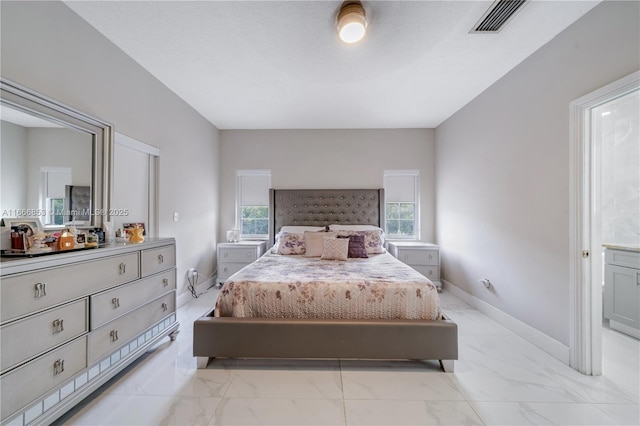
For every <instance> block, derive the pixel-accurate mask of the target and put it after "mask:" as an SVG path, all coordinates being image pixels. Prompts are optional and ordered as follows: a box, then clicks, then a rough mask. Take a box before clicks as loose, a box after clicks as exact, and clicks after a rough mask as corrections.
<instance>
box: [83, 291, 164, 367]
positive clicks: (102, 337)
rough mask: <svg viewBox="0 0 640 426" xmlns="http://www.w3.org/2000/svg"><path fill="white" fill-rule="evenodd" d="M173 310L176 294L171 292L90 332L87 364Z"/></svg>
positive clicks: (114, 348) (95, 360)
mask: <svg viewBox="0 0 640 426" xmlns="http://www.w3.org/2000/svg"><path fill="white" fill-rule="evenodd" d="M175 310H176V293H175V291H172V292H171V293H168V294H165V295H164V296H162V297H159V298H158V299H156V300H153V301H152V302H149V303H148V304H146V305H144V306H142V307H140V308H138V309H136V310H135V311H132V312H131V313H129V314H128V315H125V316H123V317H120V318H118V319H116V320H114V321H112V322H110V323H108V324H105V325H104V326H102V327H101V328H99V329H97V330H94V331H92V332H91V334H89V364H93V363H94V362H97V361H100V359H101V358H102V357H103V356H105V355H107V354H109V353H111V352H112V351H115V350H116V349H118V348H119V347H121V346H122V345H124V344H126V343H128V342H129V341H130V340H131V339H133V338H134V337H136V336H137V335H138V334H139V333H141V332H142V331H144V330H145V329H147V328H149V327H151V326H152V325H153V324H155V323H157V322H159V321H160V320H161V319H163V318H165V317H166V316H168V315H170V314H171V313H173V312H175Z"/></svg>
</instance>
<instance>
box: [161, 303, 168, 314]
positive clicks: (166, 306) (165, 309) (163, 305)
mask: <svg viewBox="0 0 640 426" xmlns="http://www.w3.org/2000/svg"><path fill="white" fill-rule="evenodd" d="M162 310H163V311H164V312H167V311H168V310H169V305H167V304H166V303H163V304H162Z"/></svg>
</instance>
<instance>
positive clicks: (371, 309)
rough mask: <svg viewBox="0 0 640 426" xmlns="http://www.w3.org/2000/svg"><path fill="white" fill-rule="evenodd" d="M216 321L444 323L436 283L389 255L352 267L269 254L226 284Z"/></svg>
mask: <svg viewBox="0 0 640 426" xmlns="http://www.w3.org/2000/svg"><path fill="white" fill-rule="evenodd" d="M215 316H217V317H221V316H222V317H238V318H316V319H318V318H322V319H375V318H378V319H428V320H433V319H440V318H441V312H440V301H439V297H438V292H437V290H436V288H435V286H434V285H433V283H432V282H431V281H430V280H429V279H427V278H426V277H424V276H423V275H421V274H420V273H418V272H417V271H415V270H414V269H412V268H411V267H409V266H407V265H405V264H404V263H402V262H400V261H399V260H398V259H396V258H395V257H393V256H392V255H390V254H389V253H384V254H376V255H371V256H370V257H369V258H368V259H348V260H347V261H346V262H341V261H332V260H321V259H320V258H306V257H303V256H285V255H279V254H274V253H271V252H269V253H267V254H266V255H264V256H263V257H261V258H260V259H258V260H257V261H256V262H254V263H252V264H250V265H248V266H246V267H245V268H243V269H241V270H240V271H238V272H237V273H235V274H234V275H232V276H231V277H229V279H228V280H227V281H226V282H225V283H224V286H223V287H222V289H221V291H220V294H219V296H218V300H217V301H216V307H215Z"/></svg>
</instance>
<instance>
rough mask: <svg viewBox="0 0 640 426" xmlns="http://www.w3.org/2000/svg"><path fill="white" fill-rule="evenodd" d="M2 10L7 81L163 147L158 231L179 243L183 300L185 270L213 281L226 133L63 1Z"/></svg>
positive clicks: (21, 4) (8, 5)
mask: <svg viewBox="0 0 640 426" xmlns="http://www.w3.org/2000/svg"><path fill="white" fill-rule="evenodd" d="M0 8H1V9H0V13H1V15H2V16H1V19H2V21H1V43H2V44H1V48H0V51H1V55H2V56H1V68H0V71H1V74H2V76H3V77H5V78H8V79H10V80H13V81H15V82H17V83H19V84H22V85H24V86H26V87H29V88H31V89H34V90H37V91H39V92H40V93H42V94H44V95H46V96H49V97H51V98H53V99H56V100H58V101H60V102H63V103H65V104H67V105H69V106H71V107H73V108H76V109H78V110H80V111H83V112H85V113H87V114H90V115H93V116H95V117H98V118H100V119H102V120H105V121H107V122H110V123H112V124H113V125H114V126H115V128H116V130H118V131H119V132H120V133H123V134H126V135H128V136H130V137H132V138H135V139H138V140H140V141H142V142H145V143H147V144H150V145H153V146H156V147H158V148H160V166H159V173H160V177H159V188H160V193H159V204H160V210H159V218H158V222H159V231H160V236H173V237H175V238H176V240H177V247H178V248H177V260H178V285H179V290H178V292H179V294H181V293H184V292H185V284H186V278H185V274H186V270H187V268H189V267H195V268H196V269H198V271H199V272H200V277H201V282H202V280H203V279H204V278H206V277H208V276H210V275H211V274H212V273H213V270H214V265H215V263H214V262H215V244H216V235H218V226H217V224H218V129H216V127H215V126H213V125H212V124H211V123H209V122H208V121H207V120H205V119H204V118H203V117H202V116H200V115H199V114H198V113H196V112H195V111H194V110H193V109H192V108H191V107H190V106H189V105H187V104H186V103H185V102H184V101H183V100H181V99H180V98H178V97H177V96H176V95H175V94H174V93H173V92H171V91H170V90H168V89H167V87H166V86H164V85H163V84H162V83H160V82H159V81H158V80H157V79H155V78H154V77H152V76H151V75H150V74H149V73H148V72H147V71H146V70H144V69H143V68H142V67H141V66H140V65H138V64H137V63H136V62H134V61H133V60H132V59H131V58H130V57H129V56H127V55H126V54H124V53H123V52H122V51H121V50H120V49H118V48H117V47H116V46H114V45H113V44H112V43H111V42H110V41H108V40H107V39H105V38H104V37H103V36H102V35H101V34H100V33H99V32H98V31H96V30H95V29H94V28H93V27H91V26H90V25H89V24H87V23H86V22H85V21H84V20H82V19H81V18H80V17H78V16H77V15H76V14H75V13H74V12H72V11H71V10H70V9H69V8H68V7H67V6H65V5H64V4H63V3H60V2H12V1H2V2H0ZM116 173H127V170H126V169H118V170H116ZM173 211H178V212H179V213H180V221H179V222H173V220H172V218H173Z"/></svg>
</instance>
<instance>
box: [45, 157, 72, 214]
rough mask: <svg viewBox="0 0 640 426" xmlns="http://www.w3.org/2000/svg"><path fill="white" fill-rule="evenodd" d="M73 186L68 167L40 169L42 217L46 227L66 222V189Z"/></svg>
mask: <svg viewBox="0 0 640 426" xmlns="http://www.w3.org/2000/svg"><path fill="white" fill-rule="evenodd" d="M68 185H71V169H70V168H68V167H42V168H40V210H41V211H42V212H43V213H44V212H46V214H44V215H43V216H41V217H40V219H41V220H42V219H44V220H43V221H44V224H45V225H62V224H64V221H65V214H64V213H65V211H64V206H65V204H64V199H65V187H66V186H68Z"/></svg>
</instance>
